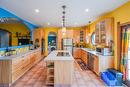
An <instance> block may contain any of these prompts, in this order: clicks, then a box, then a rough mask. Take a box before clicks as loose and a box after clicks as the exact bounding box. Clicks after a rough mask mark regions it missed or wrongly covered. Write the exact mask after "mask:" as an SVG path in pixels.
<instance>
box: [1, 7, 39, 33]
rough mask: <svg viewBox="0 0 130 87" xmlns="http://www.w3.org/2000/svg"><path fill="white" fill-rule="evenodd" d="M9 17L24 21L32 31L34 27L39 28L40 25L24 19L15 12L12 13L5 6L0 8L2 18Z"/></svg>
mask: <svg viewBox="0 0 130 87" xmlns="http://www.w3.org/2000/svg"><path fill="white" fill-rule="evenodd" d="M2 17H7V18H17V19H19V20H22V21H23V24H24V25H25V26H26V27H27V28H28V29H29V30H30V31H32V30H33V29H35V28H37V27H38V26H36V25H34V24H32V23H29V22H27V21H26V20H23V19H22V18H20V17H18V16H16V15H15V14H13V13H11V12H10V11H8V10H6V9H5V8H0V18H2Z"/></svg>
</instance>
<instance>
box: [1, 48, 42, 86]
mask: <svg viewBox="0 0 130 87" xmlns="http://www.w3.org/2000/svg"><path fill="white" fill-rule="evenodd" d="M41 56H42V55H41V51H40V50H38V49H37V50H34V51H33V52H31V53H28V54H25V55H23V56H20V57H18V58H13V59H10V60H0V84H3V85H4V84H5V85H6V86H7V84H8V86H10V85H11V84H12V83H14V82H15V81H16V80H17V79H18V78H20V77H21V76H22V75H23V74H24V73H26V72H27V71H28V70H29V69H30V68H31V67H32V66H33V65H34V64H36V63H37V62H38V61H40V60H41V58H42V57H41Z"/></svg>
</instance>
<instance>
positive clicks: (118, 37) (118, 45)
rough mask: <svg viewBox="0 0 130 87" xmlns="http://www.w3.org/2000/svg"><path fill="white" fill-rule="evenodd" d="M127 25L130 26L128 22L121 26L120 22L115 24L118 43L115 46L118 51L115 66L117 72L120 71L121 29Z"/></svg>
mask: <svg viewBox="0 0 130 87" xmlns="http://www.w3.org/2000/svg"><path fill="white" fill-rule="evenodd" d="M127 25H130V22H126V23H122V24H120V22H117V42H118V44H117V48H118V50H117V58H118V60H117V64H118V66H117V69H118V70H120V65H121V50H122V49H121V39H122V37H121V36H122V35H121V34H122V27H124V26H127Z"/></svg>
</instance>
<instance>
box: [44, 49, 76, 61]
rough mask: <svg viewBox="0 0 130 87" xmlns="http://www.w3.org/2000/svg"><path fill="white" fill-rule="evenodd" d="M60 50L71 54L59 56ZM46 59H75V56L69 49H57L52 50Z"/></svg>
mask: <svg viewBox="0 0 130 87" xmlns="http://www.w3.org/2000/svg"><path fill="white" fill-rule="evenodd" d="M58 52H68V53H69V55H70V56H57V54H58ZM44 60H45V61H57V60H64V61H65V60H66V61H67V60H68V61H73V60H74V58H73V56H72V54H71V53H70V52H69V51H66V50H56V51H53V52H51V53H50V54H49V55H48V56H47V57H46V58H45V59H44Z"/></svg>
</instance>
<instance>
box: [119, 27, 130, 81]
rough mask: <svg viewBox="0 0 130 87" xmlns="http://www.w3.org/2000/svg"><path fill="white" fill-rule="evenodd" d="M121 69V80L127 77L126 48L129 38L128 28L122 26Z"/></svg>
mask: <svg viewBox="0 0 130 87" xmlns="http://www.w3.org/2000/svg"><path fill="white" fill-rule="evenodd" d="M121 37H122V39H121V71H122V73H123V80H124V81H125V80H126V79H127V76H128V75H127V59H128V48H129V38H130V29H128V27H123V28H122V35H121Z"/></svg>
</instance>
